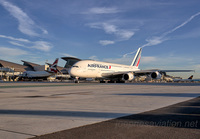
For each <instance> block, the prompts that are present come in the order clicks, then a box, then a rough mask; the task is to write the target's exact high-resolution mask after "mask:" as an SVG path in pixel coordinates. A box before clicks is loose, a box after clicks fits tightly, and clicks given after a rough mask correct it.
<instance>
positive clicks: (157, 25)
mask: <svg viewBox="0 0 200 139" xmlns="http://www.w3.org/2000/svg"><path fill="white" fill-rule="evenodd" d="M199 5H200V1H199V0H192V1H188V0H176V1H175V0H168V1H164V0H117V1H116V0H109V1H108V0H101V1H99V0H74V1H69V0H0V18H1V20H0V21H1V22H0V59H3V60H8V61H13V62H16V63H21V61H20V60H22V59H23V60H27V61H30V62H35V63H39V64H44V63H45V61H46V60H48V61H49V62H53V61H54V59H55V58H57V57H63V56H75V57H78V58H81V59H94V60H99V61H107V62H114V63H119V64H127V65H129V64H130V63H131V61H132V59H133V57H134V55H135V51H136V50H137V49H138V48H139V47H143V52H142V59H141V63H140V68H142V69H149V68H160V69H195V70H196V73H195V74H194V75H195V77H196V78H200V62H199V59H200V55H199V52H200V47H199V44H200V8H199ZM21 64H22V63H21ZM64 64H65V62H64V61H63V60H60V61H59V65H60V66H64ZM190 74H193V73H186V74H185V77H186V76H189V75H190ZM176 75H177V74H176ZM181 76H183V75H181Z"/></svg>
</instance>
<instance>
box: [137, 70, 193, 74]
mask: <svg viewBox="0 0 200 139" xmlns="http://www.w3.org/2000/svg"><path fill="white" fill-rule="evenodd" d="M156 71H158V72H160V73H165V72H195V70H160V69H150V70H138V71H134V72H133V73H136V74H148V73H152V72H156Z"/></svg>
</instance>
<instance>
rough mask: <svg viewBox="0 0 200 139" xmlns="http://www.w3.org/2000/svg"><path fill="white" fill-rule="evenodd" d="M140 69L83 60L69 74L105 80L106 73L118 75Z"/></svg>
mask: <svg viewBox="0 0 200 139" xmlns="http://www.w3.org/2000/svg"><path fill="white" fill-rule="evenodd" d="M138 70H139V69H138V68H137V67H135V66H128V65H121V64H113V63H107V62H100V61H93V60H83V61H79V62H77V63H76V64H74V65H73V66H72V68H71V69H70V71H69V73H70V75H71V76H74V77H81V78H103V76H102V75H103V74H106V73H118V72H127V73H128V72H133V71H138Z"/></svg>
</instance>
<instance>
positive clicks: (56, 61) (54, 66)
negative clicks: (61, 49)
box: [49, 58, 59, 73]
mask: <svg viewBox="0 0 200 139" xmlns="http://www.w3.org/2000/svg"><path fill="white" fill-rule="evenodd" d="M58 59H59V58H56V60H55V61H54V62H53V64H52V65H51V66H50V68H49V70H50V72H54V73H57V72H58V69H57V64H58Z"/></svg>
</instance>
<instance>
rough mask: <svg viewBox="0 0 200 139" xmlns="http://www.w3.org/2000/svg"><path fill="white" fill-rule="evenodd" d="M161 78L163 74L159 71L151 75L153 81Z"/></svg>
mask: <svg viewBox="0 0 200 139" xmlns="http://www.w3.org/2000/svg"><path fill="white" fill-rule="evenodd" d="M161 77H162V74H160V72H158V71H156V72H152V73H151V78H153V79H161Z"/></svg>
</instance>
